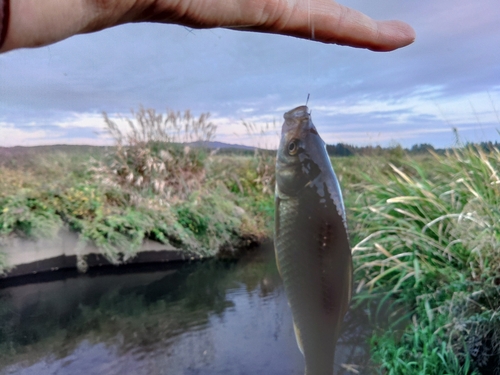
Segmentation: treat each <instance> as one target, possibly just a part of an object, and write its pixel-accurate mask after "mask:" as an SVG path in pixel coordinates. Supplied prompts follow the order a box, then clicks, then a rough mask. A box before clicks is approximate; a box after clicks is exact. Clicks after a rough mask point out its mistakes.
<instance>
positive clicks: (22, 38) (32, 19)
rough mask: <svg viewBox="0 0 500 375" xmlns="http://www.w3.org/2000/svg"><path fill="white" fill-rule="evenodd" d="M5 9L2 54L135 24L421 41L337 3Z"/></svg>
mask: <svg viewBox="0 0 500 375" xmlns="http://www.w3.org/2000/svg"><path fill="white" fill-rule="evenodd" d="M9 1H10V3H9ZM367 1H370V0H367ZM0 9H2V11H0V23H1V24H0V35H3V36H4V37H3V40H1V41H0V43H1V44H0V52H6V51H10V50H14V49H18V48H30V47H40V46H45V45H48V44H52V43H56V42H58V41H60V40H63V39H66V38H68V37H70V36H72V35H76V34H84V33H91V32H95V31H99V30H102V29H105V28H108V27H112V26H116V25H120V24H125V23H130V22H157V23H172V24H179V25H184V26H188V27H192V28H200V29H202V28H215V27H222V28H228V29H236V30H243V31H254V32H264V33H273V34H281V35H289V36H294V37H298V38H304V39H312V40H315V41H318V42H323V43H330V44H339V45H345V46H351V47H358V48H367V49H370V50H373V51H391V50H394V49H397V48H400V47H404V46H406V45H408V44H410V43H412V42H413V41H414V39H415V32H414V30H413V29H412V28H411V26H409V25H407V24H406V23H403V22H401V21H375V20H372V19H371V18H369V17H368V16H366V15H364V14H363V13H360V12H358V11H356V10H353V9H351V8H348V7H345V6H343V5H341V4H339V3H337V2H335V1H332V0H64V1H60V0H43V1H40V0H0ZM2 15H3V16H2ZM1 20H3V22H1Z"/></svg>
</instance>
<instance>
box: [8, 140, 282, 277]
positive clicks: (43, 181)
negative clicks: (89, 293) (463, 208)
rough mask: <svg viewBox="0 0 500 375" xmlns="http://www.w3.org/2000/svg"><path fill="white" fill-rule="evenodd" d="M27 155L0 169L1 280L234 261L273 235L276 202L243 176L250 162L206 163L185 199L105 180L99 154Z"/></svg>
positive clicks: (101, 152) (221, 159) (50, 152)
mask: <svg viewBox="0 0 500 375" xmlns="http://www.w3.org/2000/svg"><path fill="white" fill-rule="evenodd" d="M33 151H34V149H26V150H24V152H21V151H19V150H18V151H17V152H16V155H15V156H13V157H11V158H10V159H9V160H6V159H5V158H4V159H3V165H1V166H0V175H1V176H2V179H1V182H0V185H1V193H0V273H3V274H4V276H5V275H7V276H13V275H21V274H26V273H29V272H41V271H44V270H50V269H57V268H61V267H75V266H77V267H78V268H79V269H80V270H81V271H85V270H86V268H87V267H89V266H94V265H98V264H106V263H110V264H115V265H118V264H122V263H127V262H128V263H130V262H142V261H147V259H150V260H160V261H167V260H170V261H172V260H180V259H190V258H202V257H211V256H216V255H224V256H231V254H232V253H235V252H237V251H238V250H241V249H243V248H247V247H249V246H253V245H256V244H258V243H259V242H261V241H262V240H264V239H266V238H268V237H269V236H270V234H271V232H270V228H271V221H272V217H271V215H269V212H272V205H273V199H272V196H271V195H270V194H269V193H268V192H265V193H264V189H263V186H262V184H261V183H260V182H259V181H255V180H256V177H257V176H256V175H255V173H251V172H250V173H249V171H252V169H254V168H257V167H258V163H259V161H258V160H257V159H255V158H252V157H234V158H233V157H231V158H229V157H227V156H220V157H219V156H212V157H207V158H206V160H204V167H205V169H204V170H203V175H202V176H194V177H192V179H195V178H196V184H194V186H193V187H191V188H190V189H185V190H184V191H183V192H182V194H181V193H179V191H177V192H176V191H174V192H171V191H169V192H168V193H165V192H163V193H158V192H155V191H152V189H149V188H146V189H144V188H141V187H137V186H135V185H134V184H126V185H120V184H119V183H117V182H113V181H111V182H110V181H109V180H106V176H103V172H102V169H103V165H105V164H104V163H105V162H106V161H105V158H106V152H105V150H104V149H103V148H95V149H88V148H85V149H83V151H82V149H79V148H76V149H75V150H72V151H67V150H66V151H62V150H59V149H58V147H55V148H54V149H53V150H50V149H47V148H42V149H41V150H36V149H35V151H39V153H37V154H36V156H35V157H34V154H33ZM92 156H94V158H93V157H92ZM227 175H229V178H228V177H227ZM184 182H186V183H190V182H191V183H192V181H184ZM130 185H132V186H130ZM167 194H170V197H169V198H170V199H168V200H167V199H166V198H167Z"/></svg>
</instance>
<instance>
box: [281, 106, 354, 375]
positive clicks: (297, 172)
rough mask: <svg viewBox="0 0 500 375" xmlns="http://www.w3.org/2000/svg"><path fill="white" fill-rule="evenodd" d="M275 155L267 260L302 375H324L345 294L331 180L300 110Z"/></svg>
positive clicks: (339, 210) (337, 200)
mask: <svg viewBox="0 0 500 375" xmlns="http://www.w3.org/2000/svg"><path fill="white" fill-rule="evenodd" d="M284 119H285V121H284V123H283V127H282V130H281V139H280V145H279V148H278V152H277V156H276V188H275V239H274V246H275V255H276V264H277V267H278V271H279V273H280V276H281V278H282V280H283V285H284V289H285V294H286V297H287V299H288V303H289V306H290V308H291V312H292V316H293V325H294V331H295V337H296V339H297V344H298V346H299V349H300V351H301V352H302V354H303V355H304V359H305V375H331V374H333V370H334V368H333V367H334V356H335V347H336V345H337V341H338V337H339V334H340V331H341V327H342V322H343V319H344V315H345V314H346V312H347V311H348V309H349V303H350V300H351V294H352V274H353V271H352V256H351V247H350V243H349V237H348V232H347V221H346V214H345V207H344V201H343V198H342V192H341V189H340V185H339V181H338V179H337V176H336V175H335V172H334V170H333V167H332V164H331V162H330V158H329V157H328V153H327V152H326V146H325V142H324V141H323V140H322V139H321V137H320V135H319V134H318V131H317V130H316V127H315V126H314V124H313V122H312V120H311V114H310V112H309V108H308V107H307V106H300V107H297V108H295V109H292V110H291V111H288V112H286V113H285V114H284Z"/></svg>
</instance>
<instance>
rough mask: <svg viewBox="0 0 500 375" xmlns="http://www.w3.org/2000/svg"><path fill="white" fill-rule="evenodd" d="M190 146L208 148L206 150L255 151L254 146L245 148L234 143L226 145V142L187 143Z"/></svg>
mask: <svg viewBox="0 0 500 375" xmlns="http://www.w3.org/2000/svg"><path fill="white" fill-rule="evenodd" d="M187 145H188V146H193V147H206V148H215V149H217V148H218V149H228V148H229V149H234V150H246V151H254V150H255V147H252V146H244V145H238V144H232V143H224V142H215V141H214V142H191V143H187Z"/></svg>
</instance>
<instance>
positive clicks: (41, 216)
mask: <svg viewBox="0 0 500 375" xmlns="http://www.w3.org/2000/svg"><path fill="white" fill-rule="evenodd" d="M61 225H62V221H61V219H60V218H59V217H58V216H57V215H56V213H55V210H54V208H52V207H49V206H48V205H47V204H46V202H44V201H43V200H41V199H39V198H38V197H33V196H29V195H28V194H27V193H26V192H23V191H21V192H20V193H19V194H18V195H14V196H11V197H5V198H0V237H7V236H10V235H17V236H21V237H26V238H52V237H53V236H55V235H56V233H57V231H58V230H59V228H60V227H61Z"/></svg>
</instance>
